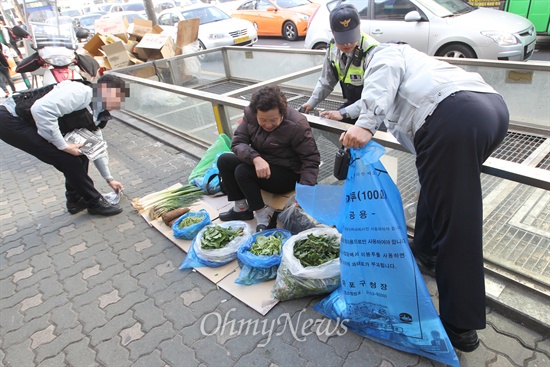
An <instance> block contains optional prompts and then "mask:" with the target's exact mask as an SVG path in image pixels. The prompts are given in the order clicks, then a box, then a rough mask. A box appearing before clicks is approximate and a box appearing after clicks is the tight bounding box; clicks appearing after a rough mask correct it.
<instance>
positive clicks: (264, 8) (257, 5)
mask: <svg viewBox="0 0 550 367" xmlns="http://www.w3.org/2000/svg"><path fill="white" fill-rule="evenodd" d="M318 7H319V4H318V3H314V2H311V1H310V0H246V1H244V2H243V3H241V5H240V6H239V7H238V8H237V10H234V11H233V12H231V16H232V17H233V18H241V19H246V20H248V21H250V22H252V23H253V24H254V27H256V29H257V30H258V36H282V37H283V38H285V39H287V40H289V41H295V40H297V39H298V37H303V36H305V35H306V33H307V25H308V21H309V18H310V17H311V15H312V14H313V13H314V12H315V10H316V9H317V8H318Z"/></svg>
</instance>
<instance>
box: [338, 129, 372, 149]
mask: <svg viewBox="0 0 550 367" xmlns="http://www.w3.org/2000/svg"><path fill="white" fill-rule="evenodd" d="M371 139H372V133H371V131H370V130H367V129H363V128H362V127H359V126H356V125H353V126H351V127H350V128H349V129H348V130H347V131H346V132H345V133H342V135H341V136H340V142H342V144H343V145H344V146H346V147H348V148H354V149H357V148H362V147H364V146H365V145H367V143H368V142H369V141H370V140H371Z"/></svg>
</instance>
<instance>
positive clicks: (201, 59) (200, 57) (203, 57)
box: [197, 40, 207, 61]
mask: <svg viewBox="0 0 550 367" xmlns="http://www.w3.org/2000/svg"><path fill="white" fill-rule="evenodd" d="M203 50H206V47H205V46H204V43H202V41H201V40H199V51H203ZM206 56H207V55H205V54H203V55H198V56H197V57H198V59H199V60H200V61H204V60H206Z"/></svg>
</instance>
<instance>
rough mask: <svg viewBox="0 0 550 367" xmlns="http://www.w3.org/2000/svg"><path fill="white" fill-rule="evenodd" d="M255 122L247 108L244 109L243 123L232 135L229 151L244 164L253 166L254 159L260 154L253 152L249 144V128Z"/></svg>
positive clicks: (250, 137)
mask: <svg viewBox="0 0 550 367" xmlns="http://www.w3.org/2000/svg"><path fill="white" fill-rule="evenodd" d="M254 123H256V124H257V122H256V117H255V116H254V114H253V113H252V112H250V110H249V109H248V107H247V108H246V109H245V112H244V117H243V121H242V122H241V123H240V124H239V126H238V127H237V129H235V132H234V133H233V139H232V140H231V151H232V152H233V153H235V154H236V155H237V157H239V159H240V160H241V161H243V162H245V163H248V164H251V165H253V164H254V158H256V157H259V156H260V153H258V152H257V151H256V150H254V149H253V148H252V147H251V146H250V144H251V142H252V141H251V139H252V136H251V134H252V133H251V131H250V130H249V128H250V126H251V125H252V124H254Z"/></svg>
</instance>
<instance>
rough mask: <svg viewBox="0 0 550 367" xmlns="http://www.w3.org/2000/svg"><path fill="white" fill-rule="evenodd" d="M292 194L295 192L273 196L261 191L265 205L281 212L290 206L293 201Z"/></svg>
mask: <svg viewBox="0 0 550 367" xmlns="http://www.w3.org/2000/svg"><path fill="white" fill-rule="evenodd" d="M294 194H295V191H290V192H287V193H285V194H274V193H271V192H267V191H264V190H262V199H263V200H264V203H265V205H267V206H269V207H270V208H273V209H275V210H276V211H277V210H278V211H282V210H284V209H285V208H286V207H288V206H289V205H290V204H292V202H293V201H294Z"/></svg>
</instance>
